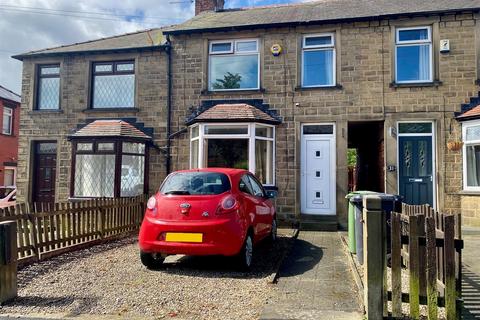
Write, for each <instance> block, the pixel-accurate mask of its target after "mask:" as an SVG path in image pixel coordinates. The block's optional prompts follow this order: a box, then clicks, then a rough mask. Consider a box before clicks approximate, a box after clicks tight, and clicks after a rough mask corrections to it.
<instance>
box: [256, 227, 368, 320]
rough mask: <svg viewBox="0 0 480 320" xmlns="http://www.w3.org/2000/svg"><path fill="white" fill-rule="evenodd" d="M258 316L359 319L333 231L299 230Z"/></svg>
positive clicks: (353, 291) (350, 280)
mask: <svg viewBox="0 0 480 320" xmlns="http://www.w3.org/2000/svg"><path fill="white" fill-rule="evenodd" d="M261 319H263V320H273V319H275V320H279V319H322V320H328V319H335V320H344V319H345V320H347V319H363V315H362V313H361V312H360V307H359V303H358V291H357V288H356V286H355V284H354V280H353V277H352V274H351V271H350V269H349V267H348V261H347V256H346V254H345V252H344V248H343V246H342V243H341V239H340V235H339V234H338V233H337V232H318V231H301V232H300V233H299V235H298V239H297V240H296V241H295V244H294V246H293V248H292V250H291V251H290V255H289V257H288V258H287V259H286V260H285V262H284V264H283V266H282V268H281V269H280V278H279V281H278V292H277V294H276V296H275V297H274V298H273V299H272V300H271V301H269V303H268V304H267V305H266V306H265V308H264V310H263V313H262V316H261Z"/></svg>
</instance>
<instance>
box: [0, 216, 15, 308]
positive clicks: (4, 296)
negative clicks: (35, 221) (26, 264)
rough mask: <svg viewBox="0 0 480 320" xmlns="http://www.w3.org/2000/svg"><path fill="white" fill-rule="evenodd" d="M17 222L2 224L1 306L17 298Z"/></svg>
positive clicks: (0, 259)
mask: <svg viewBox="0 0 480 320" xmlns="http://www.w3.org/2000/svg"><path fill="white" fill-rule="evenodd" d="M17 259H18V252H17V222H16V221H6V222H1V223H0V304H2V303H3V302H5V301H8V300H11V299H13V298H15V297H16V296H17Z"/></svg>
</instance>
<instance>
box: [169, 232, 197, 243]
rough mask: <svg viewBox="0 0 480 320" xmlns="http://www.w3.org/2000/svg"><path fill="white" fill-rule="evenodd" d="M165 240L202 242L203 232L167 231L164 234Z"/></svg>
mask: <svg viewBox="0 0 480 320" xmlns="http://www.w3.org/2000/svg"><path fill="white" fill-rule="evenodd" d="M165 241H167V242H197V243H198V242H202V241H203V234H201V233H180V232H167V234H166V235H165Z"/></svg>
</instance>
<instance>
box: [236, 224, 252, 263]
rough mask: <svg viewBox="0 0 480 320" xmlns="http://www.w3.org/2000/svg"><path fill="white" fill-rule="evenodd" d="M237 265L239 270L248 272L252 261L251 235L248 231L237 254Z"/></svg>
mask: <svg viewBox="0 0 480 320" xmlns="http://www.w3.org/2000/svg"><path fill="white" fill-rule="evenodd" d="M237 260H238V267H239V269H240V270H241V271H245V272H248V271H250V270H251V267H252V261H253V237H252V235H251V234H250V233H248V234H247V237H246V238H245V242H244V243H243V246H242V249H241V250H240V252H239V253H238V256H237Z"/></svg>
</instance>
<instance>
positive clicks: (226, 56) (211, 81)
mask: <svg viewBox="0 0 480 320" xmlns="http://www.w3.org/2000/svg"><path fill="white" fill-rule="evenodd" d="M208 52H209V64H208V90H210V91H227V90H257V89H260V52H259V41H258V39H242V40H222V41H210V43H209V50H208Z"/></svg>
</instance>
